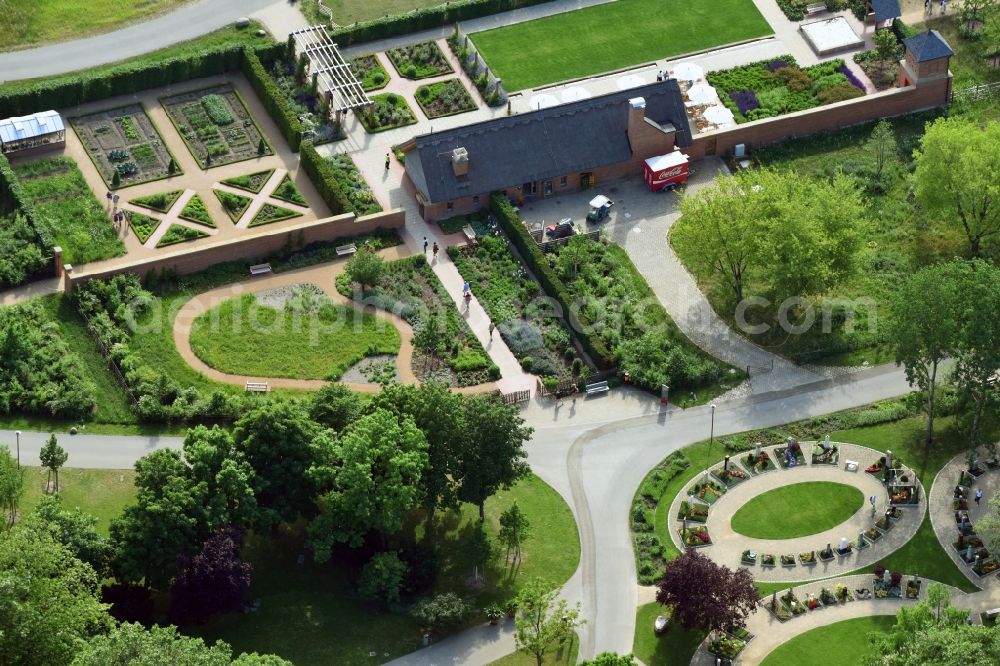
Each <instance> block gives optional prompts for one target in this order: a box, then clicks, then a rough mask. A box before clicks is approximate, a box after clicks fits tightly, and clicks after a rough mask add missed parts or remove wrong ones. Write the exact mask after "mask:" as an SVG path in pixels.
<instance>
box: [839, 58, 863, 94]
mask: <svg viewBox="0 0 1000 666" xmlns="http://www.w3.org/2000/svg"><path fill="white" fill-rule="evenodd" d="M837 71H838V72H840V73H841V74H843V75H844V77H845V78H846V79H847V81H848V83H850V84H851V85H852V86H854V87H855V88H857V89H858V90H860V91H862V92H864V90H865V84H864V83H862V82H861V79H859V78H858V77H857V76H855V75H854V72H852V71H851V70H850V69H849V68H848V67H847V65H841V66H840V67H838V68H837Z"/></svg>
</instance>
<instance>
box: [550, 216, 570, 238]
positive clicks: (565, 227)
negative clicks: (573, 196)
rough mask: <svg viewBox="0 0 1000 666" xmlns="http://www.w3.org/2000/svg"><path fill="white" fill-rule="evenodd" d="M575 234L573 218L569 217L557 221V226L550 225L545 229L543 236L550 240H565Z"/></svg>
mask: <svg viewBox="0 0 1000 666" xmlns="http://www.w3.org/2000/svg"><path fill="white" fill-rule="evenodd" d="M575 233H576V225H574V224H573V218H571V217H567V218H565V219H562V220H559V224H552V225H549V226H547V227H545V235H546V236H548V238H549V239H550V240H556V239H558V238H567V237H569V236H572V235H573V234H575Z"/></svg>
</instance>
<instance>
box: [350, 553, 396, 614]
mask: <svg viewBox="0 0 1000 666" xmlns="http://www.w3.org/2000/svg"><path fill="white" fill-rule="evenodd" d="M406 568H407V567H406V563H404V562H403V561H402V560H400V559H399V555H397V554H396V553H394V552H389V553H378V554H376V555H375V556H373V557H372V559H370V560H368V563H367V564H365V566H364V567H363V568H362V569H361V576H360V577H359V578H358V594H360V595H361V597H362V598H364V599H371V600H381V601H385V602H393V601H399V593H400V590H401V589H402V586H403V579H404V578H405V577H406Z"/></svg>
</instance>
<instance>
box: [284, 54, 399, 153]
mask: <svg viewBox="0 0 1000 666" xmlns="http://www.w3.org/2000/svg"><path fill="white" fill-rule="evenodd" d="M297 70H298V66H297V63H296V62H295V61H292V62H289V61H288V60H287V59H285V58H279V59H278V60H277V61H276V62H275V63H274V65H272V66H271V68H270V69H268V70H267V72H266V75H267V76H269V77H270V79H271V81H273V82H274V85H275V87H276V88H277V90H278V92H279V93H280V94H281V96H282V97H283V98H284V101H286V102H287V108H288V109H289V111H290V112H291V114H292V115H294V117H296V118H299V119H301V127H302V137H303V138H304V139H307V140H309V141H312V143H313V145H315V146H318V145H320V144H324V143H329V142H331V141H338V140H340V139H343V138H344V137H345V136H346V135H345V134H344V129H343V127H341V125H340V123H339V122H337V121H336V120H334V119H333V118H331V117H330V114H329V109H328V108H327V106H326V104H325V100H324V99H323V97H322V95H320V94H319V91H318V90H314V89H313V87H312V77H308V76H304V77H301V78H300V77H297V76H296V72H297ZM388 80H389V78H388V76H386V79H385V81H386V83H388ZM383 85H385V84H383Z"/></svg>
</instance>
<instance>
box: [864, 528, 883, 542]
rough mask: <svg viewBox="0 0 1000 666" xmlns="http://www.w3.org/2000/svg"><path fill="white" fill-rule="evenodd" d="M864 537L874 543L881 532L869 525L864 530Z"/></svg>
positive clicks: (880, 535)
mask: <svg viewBox="0 0 1000 666" xmlns="http://www.w3.org/2000/svg"><path fill="white" fill-rule="evenodd" d="M865 538H866V539H868V540H869V541H871V542H872V543H875V542H876V541H878V540H879V539H881V538H882V533H881V532H879V531H878V530H877V529H875V528H874V527H869V528H868V529H867V530H865Z"/></svg>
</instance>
